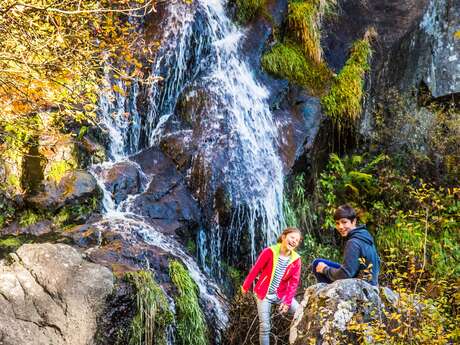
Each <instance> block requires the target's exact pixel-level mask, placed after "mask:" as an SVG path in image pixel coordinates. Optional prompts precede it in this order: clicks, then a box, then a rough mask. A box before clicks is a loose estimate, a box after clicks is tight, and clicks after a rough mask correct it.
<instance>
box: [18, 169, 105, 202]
mask: <svg viewBox="0 0 460 345" xmlns="http://www.w3.org/2000/svg"><path fill="white" fill-rule="evenodd" d="M97 194H98V188H97V183H96V179H95V178H94V177H93V176H92V175H91V174H90V173H88V172H86V171H83V170H76V171H70V172H67V173H66V174H65V175H64V176H63V177H62V179H61V180H60V181H59V183H58V184H56V183H54V182H52V181H46V182H45V184H44V190H43V191H42V192H40V193H38V194H37V195H34V196H31V197H29V198H27V202H28V203H30V204H31V205H33V206H34V207H37V208H40V209H45V210H50V209H51V210H56V209H59V208H60V207H63V206H65V205H70V204H76V203H78V202H80V201H83V200H85V199H87V198H89V197H91V196H96V195H97Z"/></svg>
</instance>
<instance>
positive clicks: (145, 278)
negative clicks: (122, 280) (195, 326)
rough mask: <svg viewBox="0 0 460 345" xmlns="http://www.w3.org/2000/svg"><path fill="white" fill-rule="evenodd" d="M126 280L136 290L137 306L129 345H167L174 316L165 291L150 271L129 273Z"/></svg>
mask: <svg viewBox="0 0 460 345" xmlns="http://www.w3.org/2000/svg"><path fill="white" fill-rule="evenodd" d="M126 279H127V280H128V281H129V282H130V283H131V284H132V285H133V286H134V287H135V289H136V305H137V313H136V315H135V317H134V319H133V321H132V324H131V330H130V339H129V345H166V344H167V337H166V328H167V327H168V326H169V325H170V324H171V323H172V321H173V319H174V316H173V313H172V312H171V311H170V310H169V304H168V300H167V299H166V296H165V294H164V292H163V290H162V289H161V287H160V286H159V285H158V283H156V282H155V280H154V277H153V274H152V273H151V272H149V271H137V272H130V273H127V274H126Z"/></svg>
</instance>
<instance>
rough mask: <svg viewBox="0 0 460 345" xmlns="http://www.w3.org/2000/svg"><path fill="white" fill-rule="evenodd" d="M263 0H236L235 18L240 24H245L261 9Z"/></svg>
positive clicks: (263, 4) (263, 3)
mask: <svg viewBox="0 0 460 345" xmlns="http://www.w3.org/2000/svg"><path fill="white" fill-rule="evenodd" d="M264 6H265V0H236V19H237V21H238V22H239V23H240V24H246V23H247V22H249V21H250V20H251V19H252V18H254V17H255V16H256V15H257V13H259V11H261V10H263V8H264Z"/></svg>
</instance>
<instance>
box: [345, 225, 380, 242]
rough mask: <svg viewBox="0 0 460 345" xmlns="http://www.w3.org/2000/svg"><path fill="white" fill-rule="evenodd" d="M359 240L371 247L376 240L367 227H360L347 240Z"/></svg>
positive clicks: (351, 232) (352, 231)
mask: <svg viewBox="0 0 460 345" xmlns="http://www.w3.org/2000/svg"><path fill="white" fill-rule="evenodd" d="M351 239H357V240H361V241H363V242H365V243H367V244H369V245H373V244H374V239H373V238H372V236H371V234H370V233H369V232H368V231H367V229H366V226H365V225H359V226H357V227H356V228H354V229H353V230H351V231H350V233H349V234H348V235H347V240H351Z"/></svg>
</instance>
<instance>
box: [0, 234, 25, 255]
mask: <svg viewBox="0 0 460 345" xmlns="http://www.w3.org/2000/svg"><path fill="white" fill-rule="evenodd" d="M21 244H22V241H21V240H20V239H19V238H16V237H7V238H2V239H0V253H11V252H14V251H16V249H18V248H19V247H20V246H21ZM2 256H3V255H0V257H2Z"/></svg>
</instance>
